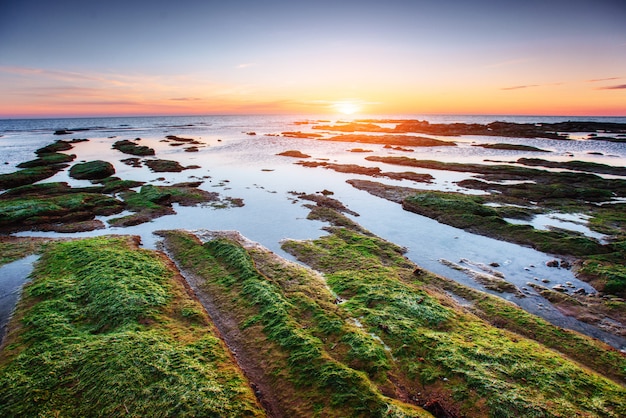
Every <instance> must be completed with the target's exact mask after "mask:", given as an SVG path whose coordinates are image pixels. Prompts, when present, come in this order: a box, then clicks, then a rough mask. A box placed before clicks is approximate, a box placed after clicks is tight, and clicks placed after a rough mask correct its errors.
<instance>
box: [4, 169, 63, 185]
mask: <svg viewBox="0 0 626 418" xmlns="http://www.w3.org/2000/svg"><path fill="white" fill-rule="evenodd" d="M66 167H67V164H53V165H47V166H39V167H32V168H25V169H23V170H18V171H15V172H13V173H6V174H0V190H6V189H12V188H15V187H19V186H26V185H28V184H33V183H36V182H38V181H41V180H45V179H47V178H49V177H52V176H54V175H55V174H56V173H58V172H59V171H61V170H63V169H64V168H66Z"/></svg>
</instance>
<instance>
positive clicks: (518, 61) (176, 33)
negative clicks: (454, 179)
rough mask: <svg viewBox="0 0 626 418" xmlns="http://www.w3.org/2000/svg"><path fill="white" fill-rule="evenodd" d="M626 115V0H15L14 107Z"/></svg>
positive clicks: (47, 111)
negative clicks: (505, 0)
mask: <svg viewBox="0 0 626 418" xmlns="http://www.w3.org/2000/svg"><path fill="white" fill-rule="evenodd" d="M338 111H339V112H341V111H344V112H350V111H358V113H361V114H391V113H402V114H425V113H456V114H530V115H607V116H611V115H614V116H626V1H624V0H614V1H604V0H591V1H582V0H526V1H517V2H504V1H495V0H493V1H471V0H467V1H456V0H448V1H446V0H413V1H409V0H385V1H382V0H379V1H369V0H363V1H352V0H346V1H341V2H339V1H327V0H317V1H313V0H306V1H300V0H292V1H280V0H266V1H261V0H257V1H242V0H229V1H224V0H222V1H211V0H207V1H190V0H176V1H172V0H167V1H164V0H152V1H147V0H146V1H134V0H124V1H121V0H108V1H100V2H91V1H85V0H63V1H58V2H57V1H49V0H48V1H46V0H39V1H32V0H20V1H3V2H1V3H0V118H10V117H60V116H68V117H72V116H108V115H111V116H121V115H177V114H181V115H192V114H258V113H271V114H283V113H310V114H319V113H336V112H338Z"/></svg>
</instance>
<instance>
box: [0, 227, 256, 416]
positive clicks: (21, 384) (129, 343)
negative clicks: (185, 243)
mask: <svg viewBox="0 0 626 418" xmlns="http://www.w3.org/2000/svg"><path fill="white" fill-rule="evenodd" d="M33 276H34V280H33V282H32V283H31V284H30V285H28V286H27V287H26V288H25V289H24V296H23V299H22V301H21V303H20V306H19V308H18V311H17V314H16V318H14V321H13V325H12V329H13V332H12V333H11V334H10V335H9V336H8V344H7V345H6V346H5V348H4V350H3V351H2V352H0V388H2V389H1V390H0V415H1V416H70V417H71V416H75V417H85V416H121V415H131V416H153V417H161V416H263V415H264V413H263V411H262V410H261V409H260V408H259V407H258V405H257V404H256V401H255V398H254V395H253V394H252V391H251V390H250V387H249V386H248V385H247V382H246V380H245V378H244V377H243V375H242V374H241V372H240V371H239V369H238V368H237V367H236V366H235V365H234V363H233V360H232V358H231V357H230V356H229V355H228V354H227V351H226V349H225V346H224V345H223V343H222V342H221V340H220V339H219V338H217V337H216V336H215V333H214V331H213V328H212V326H211V324H210V322H209V320H208V317H207V316H206V314H205V313H204V311H203V309H202V307H201V306H200V305H199V304H198V303H197V302H196V301H194V300H193V299H192V298H191V297H190V296H189V295H188V294H187V293H186V291H185V288H184V287H183V285H182V284H181V283H179V282H178V281H176V280H173V276H174V275H173V272H172V270H171V269H170V268H168V266H167V265H166V264H165V263H164V261H163V260H162V259H161V258H160V257H158V256H157V255H156V253H153V252H150V251H145V250H139V249H134V248H131V246H130V244H129V240H128V239H127V238H110V237H104V238H92V239H86V240H80V241H71V242H64V243H59V244H56V245H54V246H53V248H52V249H49V250H48V251H46V252H45V253H44V255H43V257H42V260H41V262H40V263H39V264H38V265H37V267H36V269H35V272H34V273H33Z"/></svg>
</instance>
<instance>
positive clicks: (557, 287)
mask: <svg viewBox="0 0 626 418" xmlns="http://www.w3.org/2000/svg"><path fill="white" fill-rule="evenodd" d="M552 290H556V291H557V292H563V293H567V288H566V287H565V286H563V285H562V284H557V285H554V286H552Z"/></svg>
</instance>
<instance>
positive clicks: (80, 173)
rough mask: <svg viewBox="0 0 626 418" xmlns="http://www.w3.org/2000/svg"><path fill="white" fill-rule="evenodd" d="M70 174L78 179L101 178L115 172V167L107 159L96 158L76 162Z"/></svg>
mask: <svg viewBox="0 0 626 418" xmlns="http://www.w3.org/2000/svg"><path fill="white" fill-rule="evenodd" d="M69 174H70V177H72V178H75V179H77V180H99V179H104V178H107V177H111V176H112V175H113V174H115V167H113V164H111V163H109V162H107V161H101V160H95V161H89V162H86V163H79V164H74V165H73V166H72V167H71V168H70V172H69Z"/></svg>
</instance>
